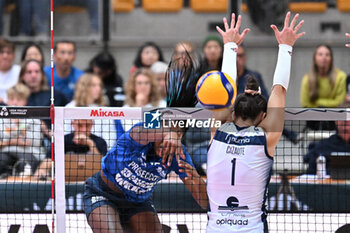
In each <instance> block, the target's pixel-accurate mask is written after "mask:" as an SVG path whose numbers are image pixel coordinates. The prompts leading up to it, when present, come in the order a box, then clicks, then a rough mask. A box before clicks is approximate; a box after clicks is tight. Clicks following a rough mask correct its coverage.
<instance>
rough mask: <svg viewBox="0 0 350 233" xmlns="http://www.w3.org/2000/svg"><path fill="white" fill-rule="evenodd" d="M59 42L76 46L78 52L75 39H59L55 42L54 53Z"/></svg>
mask: <svg viewBox="0 0 350 233" xmlns="http://www.w3.org/2000/svg"><path fill="white" fill-rule="evenodd" d="M59 44H72V45H73V48H74V52H76V44H75V42H74V41H72V40H61V41H57V42H56V43H55V46H54V48H53V51H54V53H55V52H56V51H57V47H58V45H59Z"/></svg>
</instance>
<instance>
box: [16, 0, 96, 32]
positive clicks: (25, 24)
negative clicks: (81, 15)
mask: <svg viewBox="0 0 350 233" xmlns="http://www.w3.org/2000/svg"><path fill="white" fill-rule="evenodd" d="M18 1H19V7H20V14H21V32H22V33H24V34H25V35H27V36H31V35H33V28H32V25H35V28H34V31H35V35H39V36H41V35H45V36H47V35H48V32H49V19H50V1H47V0H18ZM53 3H54V7H59V6H65V5H69V6H79V7H84V8H87V10H88V12H89V16H90V25H91V30H92V34H97V33H98V31H99V15H98V14H99V10H98V9H99V1H98V0H54V1H53ZM78 26H79V25H77V27H78Z"/></svg>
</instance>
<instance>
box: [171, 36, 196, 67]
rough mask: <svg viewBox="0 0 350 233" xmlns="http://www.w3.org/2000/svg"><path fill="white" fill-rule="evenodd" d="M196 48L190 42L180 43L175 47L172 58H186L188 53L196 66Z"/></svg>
mask: <svg viewBox="0 0 350 233" xmlns="http://www.w3.org/2000/svg"><path fill="white" fill-rule="evenodd" d="M195 50H196V46H195V45H194V44H193V43H192V42H190V41H180V42H178V43H177V44H176V45H175V47H174V53H173V56H172V60H173V61H174V60H176V59H182V60H184V59H185V58H186V53H187V54H188V55H189V56H190V57H191V59H192V61H193V62H194V63H195V64H196V63H197V58H196V56H195ZM179 64H181V63H179Z"/></svg>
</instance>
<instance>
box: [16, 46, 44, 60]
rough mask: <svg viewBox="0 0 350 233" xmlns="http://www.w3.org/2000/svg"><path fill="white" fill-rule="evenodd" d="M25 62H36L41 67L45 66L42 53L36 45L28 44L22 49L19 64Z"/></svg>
mask: <svg viewBox="0 0 350 233" xmlns="http://www.w3.org/2000/svg"><path fill="white" fill-rule="evenodd" d="M27 60H37V61H39V62H41V64H42V65H45V61H44V53H43V50H42V49H41V47H40V46H39V45H38V44H35V43H33V42H30V43H28V44H27V45H26V46H25V47H24V49H23V51H22V55H21V62H22V63H23V62H24V61H27Z"/></svg>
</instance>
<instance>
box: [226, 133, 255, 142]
mask: <svg viewBox="0 0 350 233" xmlns="http://www.w3.org/2000/svg"><path fill="white" fill-rule="evenodd" d="M225 140H226V143H228V144H230V143H231V142H233V143H237V144H248V143H250V139H249V138H238V137H237V136H235V135H231V134H227V135H226V138H225Z"/></svg>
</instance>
